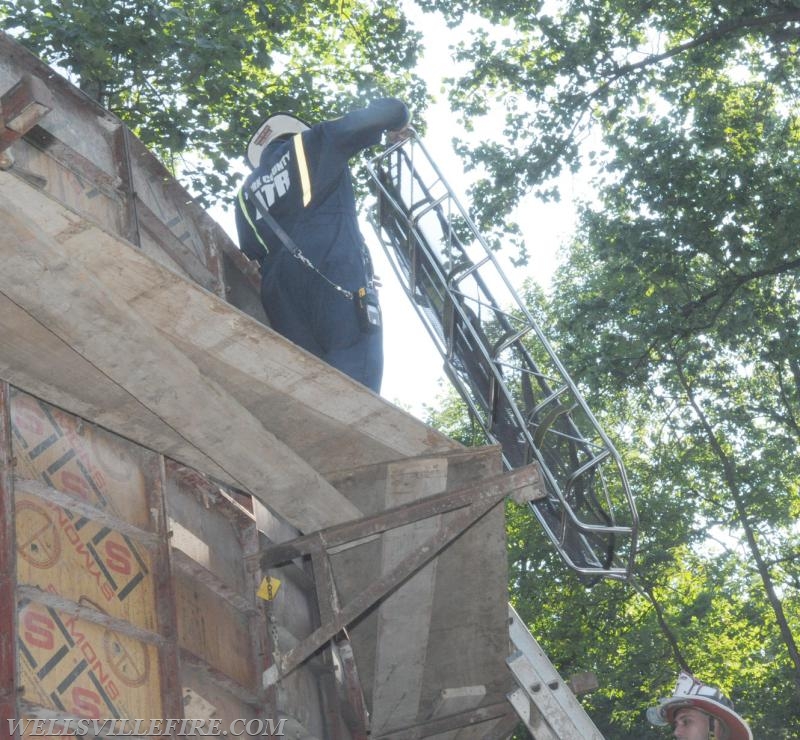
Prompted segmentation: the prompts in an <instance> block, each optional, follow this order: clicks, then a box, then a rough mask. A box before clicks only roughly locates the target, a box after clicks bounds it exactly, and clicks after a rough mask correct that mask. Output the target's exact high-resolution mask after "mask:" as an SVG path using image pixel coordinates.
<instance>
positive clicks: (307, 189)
mask: <svg viewBox="0 0 800 740" xmlns="http://www.w3.org/2000/svg"><path fill="white" fill-rule="evenodd" d="M292 141H293V142H294V154H295V157H297V169H298V170H300V184H301V185H302V187H303V207H305V206H307V205H308V204H309V203H310V202H311V175H310V174H309V172H308V162H307V161H306V150H305V149H304V148H303V136H302V134H296V135H295V136H293V137H292Z"/></svg>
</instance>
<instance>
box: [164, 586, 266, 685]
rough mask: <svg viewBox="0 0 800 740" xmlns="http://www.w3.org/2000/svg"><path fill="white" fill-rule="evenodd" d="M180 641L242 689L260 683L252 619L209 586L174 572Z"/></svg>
mask: <svg viewBox="0 0 800 740" xmlns="http://www.w3.org/2000/svg"><path fill="white" fill-rule="evenodd" d="M175 601H176V607H177V615H178V642H179V643H180V646H181V647H182V648H184V649H186V650H188V651H189V652H191V653H193V654H194V655H196V656H197V657H198V658H202V659H203V660H204V661H205V662H206V663H208V664H209V665H211V666H212V667H214V668H216V669H217V670H219V671H222V673H225V674H226V675H228V676H230V677H231V678H232V679H233V680H234V681H236V682H238V683H239V685H240V686H244V687H245V688H249V689H252V688H254V687H255V686H256V684H257V677H256V671H255V660H254V658H255V656H254V655H253V643H252V641H251V636H250V620H249V618H248V617H247V616H246V615H245V614H242V613H241V612H239V611H238V610H237V609H236V608H235V607H234V606H232V605H231V604H230V603H229V602H227V601H225V600H224V599H221V598H220V597H219V596H217V595H216V594H214V593H213V592H212V591H211V590H209V589H208V588H207V587H206V586H204V585H203V584H201V583H198V582H197V581H195V580H193V579H192V578H190V577H189V576H187V575H185V574H182V573H175Z"/></svg>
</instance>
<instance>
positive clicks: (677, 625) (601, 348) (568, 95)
mask: <svg viewBox="0 0 800 740" xmlns="http://www.w3.org/2000/svg"><path fill="white" fill-rule="evenodd" d="M427 4H428V6H429V7H431V8H440V9H441V10H442V11H443V12H447V6H448V5H449V4H446V3H441V2H437V1H436V0H430V2H428V3H427ZM470 13H472V14H479V15H482V16H483V17H485V18H487V19H491V20H492V21H494V22H502V23H503V24H505V28H504V29H503V30H502V31H498V30H497V29H496V28H493V27H489V26H487V25H484V26H482V27H480V28H479V30H478V31H476V32H475V33H474V34H473V35H472V38H470V39H468V40H466V41H465V42H464V43H463V44H462V45H461V48H460V51H459V55H460V58H461V60H462V61H465V62H469V63H470V66H469V68H468V69H467V71H466V72H465V73H464V74H463V75H462V76H461V77H460V78H459V79H458V80H454V81H453V85H452V88H451V93H450V95H451V100H452V101H453V103H454V104H455V105H456V106H457V107H458V109H459V110H460V111H461V112H462V114H463V116H464V117H465V119H467V120H468V121H475V119H476V118H480V117H482V116H484V115H486V114H487V112H488V111H489V110H490V109H492V108H493V107H494V106H495V105H498V104H499V105H501V106H503V107H504V112H505V122H506V128H505V129H504V130H503V132H502V135H500V136H498V137H497V141H496V142H489V143H486V142H480V143H479V144H478V145H472V146H470V145H468V144H466V143H465V144H464V145H463V148H462V151H463V153H464V155H465V156H466V157H467V158H468V161H469V162H470V164H471V165H473V166H475V167H483V168H485V170H486V172H487V177H486V179H485V181H483V182H480V183H479V184H478V186H477V188H476V192H477V193H479V194H480V199H479V202H478V204H479V207H480V209H481V217H482V219H483V222H484V223H485V224H488V225H492V224H496V223H498V222H499V221H500V220H502V219H504V218H505V217H506V214H507V213H508V212H509V211H510V209H511V208H512V207H513V206H514V205H515V204H516V203H517V202H518V201H519V199H520V198H521V197H522V196H523V195H524V194H525V193H527V192H529V191H530V190H531V189H537V188H538V189H539V191H540V192H541V193H542V194H543V195H545V196H547V195H552V193H553V191H552V186H553V178H555V177H556V176H557V175H558V174H559V173H560V172H562V171H563V170H564V169H565V168H568V169H576V168H579V167H581V166H583V165H584V164H591V165H593V166H594V171H595V172H596V176H595V185H596V189H597V200H596V201H595V202H593V203H590V204H586V205H585V206H584V207H583V210H582V214H581V220H580V227H579V231H578V233H577V234H576V235H575V239H574V241H573V244H572V245H571V249H570V251H569V254H568V259H567V261H566V262H565V264H564V265H563V267H562V268H561V270H560V272H559V274H558V276H557V279H556V281H555V284H554V287H553V293H552V295H551V300H550V303H549V304H547V305H546V306H545V308H546V312H547V314H548V315H549V316H550V323H551V326H552V332H551V339H552V340H553V341H554V343H555V345H556V347H557V348H558V351H559V354H560V355H561V358H562V360H563V361H564V363H565V365H566V366H567V367H568V368H570V370H571V371H572V373H573V375H574V377H576V378H577V379H578V380H579V382H580V384H581V387H582V388H585V389H586V390H587V395H588V396H589V400H590V404H591V405H592V407H593V409H594V410H595V412H596V414H597V415H598V416H599V417H600V418H601V419H602V421H603V423H604V426H605V427H606V428H607V429H613V430H617V436H618V437H619V438H620V441H621V445H620V446H621V447H622V448H623V457H624V459H625V460H626V464H627V468H628V473H629V476H630V478H631V480H632V483H633V488H634V491H635V492H636V493H637V497H638V502H639V507H640V512H641V520H642V542H641V555H640V560H639V564H638V576H637V581H636V584H635V585H636V589H635V590H634V589H633V588H631V587H627V588H626V587H622V586H620V585H619V584H605V583H603V584H598V585H597V586H595V587H594V588H593V589H592V590H591V591H590V592H585V591H582V590H581V589H580V588H579V587H578V586H577V585H576V584H571V583H570V578H569V577H568V576H566V577H563V576H561V575H556V576H554V571H556V572H558V565H557V564H556V563H554V562H552V559H548V557H547V555H546V554H545V552H544V551H543V550H542V547H541V543H540V541H539V538H538V537H537V536H536V533H535V532H533V531H530V530H528V529H527V527H528V523H525V524H524V525H523V524H522V523H520V522H519V521H517V517H516V515H514V516H512V517H511V518H510V525H509V534H510V546H511V573H512V584H513V587H514V598H515V601H516V602H517V603H518V605H519V608H520V609H521V610H522V611H523V613H524V614H525V616H526V618H527V619H528V620H529V623H530V624H531V625H532V628H533V631H534V634H535V635H536V636H537V637H538V638H539V639H541V640H542V642H543V643H544V644H545V646H546V648H547V649H548V651H549V653H550V655H551V657H553V658H554V659H555V660H556V662H557V663H558V665H559V668H560V669H561V670H562V672H566V673H569V670H571V669H573V668H575V667H578V666H579V667H581V668H582V669H592V670H595V671H596V672H597V674H598V676H600V677H601V689H600V690H599V691H598V692H597V693H596V694H595V695H592V696H590V697H588V698H587V700H586V701H587V704H588V705H589V706H590V708H591V710H592V712H593V716H594V717H595V719H596V721H597V722H598V724H599V726H600V727H601V729H602V730H603V731H604V734H606V735H607V736H608V737H613V738H615V739H616V738H628V737H630V738H633V737H636V738H641V737H658V736H663V735H660V734H659V733H657V732H655V731H654V730H652V729H651V728H647V727H646V723H645V722H644V720H643V717H642V714H643V710H644V708H645V707H646V706H647V704H648V703H652V702H653V701H654V699H655V698H656V697H657V696H658V695H665V694H666V693H668V692H669V690H670V688H671V684H672V682H673V681H674V676H675V674H676V672H677V670H678V668H679V667H686V668H689V669H691V670H692V671H694V672H695V673H696V674H697V675H698V676H700V677H702V678H704V679H705V680H708V681H711V682H714V683H717V684H718V685H720V686H721V687H722V688H723V689H724V690H726V691H727V692H728V693H729V694H731V695H732V697H733V699H734V700H735V702H736V703H737V706H738V708H739V709H740V710H741V711H742V713H743V714H744V715H745V716H747V717H748V718H750V719H751V720H752V724H753V730H754V734H755V736H756V737H782V738H790V737H796V736H798V735H800V712H798V706H800V702H798V695H800V654H798V650H797V643H796V637H797V635H798V627H800V611H798V602H799V601H800V580H799V579H798V567H799V566H800V563H799V562H798V561H799V560H800V558H798V555H797V553H798V537H799V536H800V530H798V526H797V514H798V510H800V500H798V489H799V488H800V462H798V454H797V453H798V449H800V424H799V422H800V405H799V404H800V364H798V357H800V352H799V350H800V346H798V341H799V340H798V326H799V325H800V306H798V296H800V284H798V280H799V279H800V270H799V269H798V268H800V249H799V248H798V242H797V234H798V233H800V206H798V199H797V193H798V192H799V191H800V188H799V186H800V181H799V180H798V178H800V174H798V173H800V167H798V164H800V147H799V145H800V138H798V132H800V107H799V106H798V102H797V101H798V93H799V92H800V69H799V68H798V59H799V58H800V57H799V56H798V50H799V49H800V4H798V3H797V2H793V1H789V2H785V1H780V0H779V1H777V2H769V3H762V2H754V1H751V0H728V1H727V2H722V3H720V2H711V1H710V0H690V2H688V3H686V2H684V3H677V2H670V1H668V0H664V1H658V0H657V1H656V2H647V3H644V2H638V0H604V1H602V2H600V1H598V0H570V1H568V2H564V3H561V4H557V5H554V4H544V5H532V6H528V7H526V8H522V7H518V6H515V5H511V6H506V5H505V4H498V3H496V2H481V1H480V0H474V1H473V2H471V3H459V4H458V5H457V6H456V8H455V11H454V13H453V17H454V18H455V19H458V18H460V17H461V16H462V15H464V14H470ZM464 17H466V15H464ZM509 28H510V29H512V31H513V32H510V33H509V32H508V29H509ZM533 298H534V297H533V296H531V299H533ZM612 436H614V435H613V434H612ZM566 615H569V618H568V619H566ZM765 697H768V700H767V701H765ZM648 733H649V734H648Z"/></svg>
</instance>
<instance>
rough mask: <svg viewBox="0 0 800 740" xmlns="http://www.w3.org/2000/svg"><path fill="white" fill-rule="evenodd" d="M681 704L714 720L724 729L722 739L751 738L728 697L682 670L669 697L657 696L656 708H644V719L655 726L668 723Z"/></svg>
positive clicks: (745, 724) (747, 728) (751, 739)
mask: <svg viewBox="0 0 800 740" xmlns="http://www.w3.org/2000/svg"><path fill="white" fill-rule="evenodd" d="M684 707H691V708H693V709H698V710H700V711H701V712H703V713H705V714H707V715H709V716H711V717H713V718H714V719H715V720H717V721H718V722H719V723H720V724H721V725H722V727H723V728H724V730H723V733H722V735H721V737H723V738H725V740H753V733H752V732H751V731H750V728H749V727H748V725H747V722H745V721H744V720H743V719H742V718H741V717H740V716H739V715H738V714H736V712H734V711H733V703H732V702H731V700H730V699H728V698H727V697H726V696H723V694H722V692H721V691H720V690H719V689H717V688H715V687H714V686H709V685H708V684H705V683H703V682H702V681H698V680H697V679H696V678H695V677H694V676H692V675H691V674H690V673H687V672H685V671H681V674H680V675H679V676H678V682H677V684H675V691H674V692H673V694H672V696H670V697H669V698H667V699H659V702H658V706H657V707H650V709H648V710H647V719H648V720H650V722H651V724H654V725H660V726H664V725H671V724H672V723H673V722H674V721H675V713H676V712H677V711H678V710H679V709H682V708H684ZM725 731H727V733H726V732H725ZM718 737H719V735H718Z"/></svg>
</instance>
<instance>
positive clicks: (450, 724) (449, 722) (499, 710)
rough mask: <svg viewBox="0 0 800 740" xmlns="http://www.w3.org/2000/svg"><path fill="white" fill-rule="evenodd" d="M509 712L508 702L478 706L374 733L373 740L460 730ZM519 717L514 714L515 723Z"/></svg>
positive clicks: (410, 739) (415, 738) (413, 738)
mask: <svg viewBox="0 0 800 740" xmlns="http://www.w3.org/2000/svg"><path fill="white" fill-rule="evenodd" d="M508 713H509V706H508V702H505V701H504V702H498V703H497V704H491V705H489V706H486V707H478V708H477V709H473V710H471V711H468V712H460V713H458V714H452V715H449V716H447V717H441V718H438V719H433V720H430V721H428V722H423V723H421V724H417V725H413V726H411V727H407V728H405V729H401V730H392V731H390V732H384V733H381V734H378V735H374V736H373V738H374V740H420V738H423V737H431V736H433V735H440V734H443V733H445V732H453V731H455V730H462V729H464V728H465V727H473V726H475V725H477V724H483V723H484V722H492V721H495V720H497V719H499V718H504V717H506V716H507V715H508ZM518 722H519V719H518V718H517V717H516V715H515V724H516V723H518Z"/></svg>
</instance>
